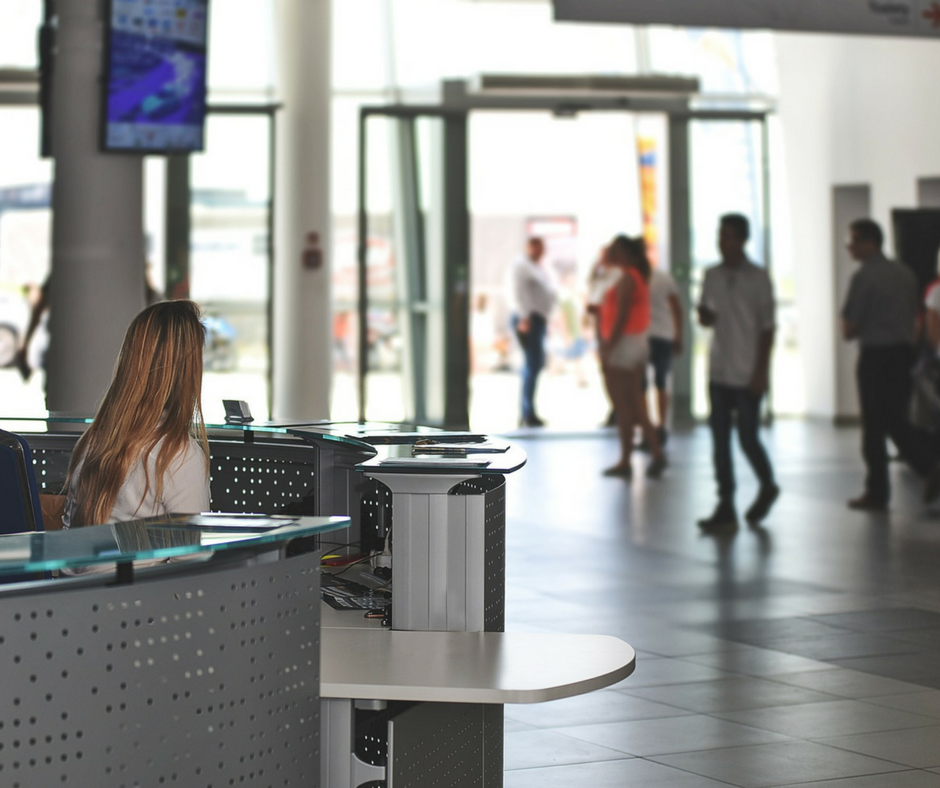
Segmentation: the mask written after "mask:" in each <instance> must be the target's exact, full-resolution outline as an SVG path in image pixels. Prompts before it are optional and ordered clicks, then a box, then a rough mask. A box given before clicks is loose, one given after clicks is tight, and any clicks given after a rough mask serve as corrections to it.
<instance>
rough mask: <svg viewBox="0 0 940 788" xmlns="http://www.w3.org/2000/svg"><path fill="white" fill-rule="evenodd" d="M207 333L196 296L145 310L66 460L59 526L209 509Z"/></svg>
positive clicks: (135, 322)
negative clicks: (205, 416)
mask: <svg viewBox="0 0 940 788" xmlns="http://www.w3.org/2000/svg"><path fill="white" fill-rule="evenodd" d="M204 343H205V331H204V329H203V326H202V323H201V322H200V314H199V307H198V306H196V304H194V303H193V302H192V301H162V302H160V303H157V304H154V305H153V306H150V307H147V308H146V309H145V310H144V311H143V312H141V313H140V314H139V315H138V316H137V317H136V318H134V320H133V322H132V323H131V325H130V327H129V328H128V329H127V335H126V336H125V337H124V345H123V346H122V347H121V353H120V355H119V356H118V361H117V365H116V367H115V370H114V377H113V380H112V381H111V386H110V387H109V388H108V391H107V393H106V394H105V396H104V400H103V401H102V403H101V406H100V407H99V408H98V413H97V414H96V416H95V420H94V422H93V423H92V425H91V426H90V427H89V428H88V431H87V432H85V434H84V435H82V437H81V438H80V439H79V440H78V443H77V444H76V445H75V450H74V451H73V452H72V458H71V461H70V462H69V473H68V478H67V480H66V502H65V511H64V512H63V517H62V522H63V527H65V528H70V527H71V528H77V527H80V526H84V525H95V524H100V523H113V522H123V521H126V520H136V519H140V518H144V517H154V516H157V515H164V514H170V513H174V512H180V513H185V512H202V511H206V510H207V509H208V508H209V444H208V441H207V439H206V428H205V425H204V424H203V420H202V404H201V389H202V351H203V345H204Z"/></svg>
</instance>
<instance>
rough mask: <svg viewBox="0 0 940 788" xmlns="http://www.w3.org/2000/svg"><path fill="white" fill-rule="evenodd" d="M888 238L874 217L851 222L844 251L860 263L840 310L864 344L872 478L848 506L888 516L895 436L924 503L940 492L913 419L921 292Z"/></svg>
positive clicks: (848, 334) (845, 325)
mask: <svg viewBox="0 0 940 788" xmlns="http://www.w3.org/2000/svg"><path fill="white" fill-rule="evenodd" d="M883 245H884V233H882V231H881V227H879V226H878V224H877V223H876V222H873V221H872V220H871V219H857V220H856V221H854V222H852V224H851V225H849V241H848V244H847V248H848V250H849V254H850V255H852V258H853V259H854V260H856V261H857V262H859V263H860V264H861V266H860V268H859V269H858V271H856V272H855V274H854V276H853V277H852V281H851V283H850V284H849V292H848V295H847V296H846V299H845V304H844V305H843V307H842V336H843V338H844V339H845V340H846V341H851V340H853V339H857V340H858V343H859V346H860V347H859V354H858V367H857V369H856V375H857V382H858V398H859V403H860V405H861V409H862V456H863V458H864V459H865V465H866V467H867V470H868V473H867V475H866V477H865V492H864V493H862V495H860V496H859V497H858V498H853V499H852V500H850V501H849V502H848V505H849V508H850V509H858V510H861V511H869V512H883V511H885V510H887V508H888V501H889V500H890V498H891V487H890V482H889V480H888V452H887V448H886V446H885V439H886V438H888V437H890V438H891V440H892V441H893V442H894V445H895V446H897V448H898V451H899V452H900V453H901V456H902V457H903V458H904V460H906V461H907V463H908V464H909V465H910V466H911V467H912V468H913V469H914V471H915V472H916V473H917V474H918V475H920V476H921V477H922V478H924V479H925V485H924V502H925V503H927V502H930V501H932V500H933V499H934V498H936V497H937V496H938V495H940V469H938V466H937V462H936V456H935V454H934V452H933V449H932V447H931V442H930V438H929V436H928V435H927V433H925V432H923V431H922V430H919V429H917V428H916V427H914V426H913V425H912V424H911V423H910V421H909V420H908V408H909V407H910V402H911V385H912V384H911V368H912V367H913V366H914V362H915V361H916V355H917V351H916V350H915V347H914V342H915V334H916V326H917V309H918V305H919V300H920V299H919V295H918V286H917V279H916V277H915V276H914V273H913V271H911V270H910V269H909V268H908V267H907V266H905V265H902V264H900V263H896V262H893V261H891V260H889V259H888V258H887V257H885V255H884V252H883V251H882V247H883Z"/></svg>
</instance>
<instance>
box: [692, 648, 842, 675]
mask: <svg viewBox="0 0 940 788" xmlns="http://www.w3.org/2000/svg"><path fill="white" fill-rule="evenodd" d="M686 659H688V661H689V662H696V663H698V664H699V665H708V667H710V668H715V669H716V670H725V671H729V672H731V673H742V674H744V675H746V676H782V675H785V674H787V673H806V672H807V671H811V670H830V669H831V668H832V665H829V664H827V663H825V662H819V661H816V660H813V659H807V658H806V657H801V656H797V655H795V654H785V653H783V652H782V651H771V650H770V649H763V648H754V647H753V646H748V647H745V648H743V649H739V650H735V651H722V652H718V653H714V654H697V655H693V656H690V657H687V658H686Z"/></svg>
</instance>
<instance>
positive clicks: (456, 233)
mask: <svg viewBox="0 0 940 788" xmlns="http://www.w3.org/2000/svg"><path fill="white" fill-rule="evenodd" d="M466 129H467V116H466V113H462V112H451V111H447V110H437V109H430V108H420V107H381V108H368V107H367V108H363V110H362V114H361V116H360V156H359V162H360V183H359V222H358V232H357V235H358V241H357V247H358V254H357V258H358V260H357V267H356V270H355V285H354V286H355V293H356V303H355V312H352V310H349V311H347V310H345V309H342V308H338V309H337V320H336V321H334V323H335V324H334V339H335V342H336V347H337V350H338V353H339V355H340V357H341V359H342V363H343V364H344V365H345V364H346V362H347V360H348V359H349V358H350V356H351V355H352V353H351V352H350V351H351V350H352V348H353V347H354V348H355V369H356V392H355V394H356V403H357V408H356V417H357V418H359V419H360V420H365V419H367V418H368V419H371V420H378V419H380V420H389V421H406V422H416V423H425V424H435V425H442V426H447V427H455V428H456V427H466V426H468V402H469V394H468V372H469V338H468V319H469V318H468V315H469V312H468V299H469V267H470V266H469V244H470V238H469V211H468V209H467V178H466V170H467V148H466V139H467V132H466ZM334 277H335V278H334V287H335V289H336V295H337V296H338V298H337V299H336V303H337V304H338V305H342V304H343V303H349V302H350V298H349V296H350V295H351V293H352V291H353V288H352V285H353V279H354V277H353V272H352V271H345V270H343V269H342V268H337V270H336V271H335V273H334ZM344 299H345V300H344ZM353 340H354V341H353ZM338 364H339V362H338ZM347 409H348V408H347ZM349 415H350V414H346V413H343V414H340V413H337V412H335V410H334V414H333V416H334V418H337V417H339V418H343V417H348V416H349Z"/></svg>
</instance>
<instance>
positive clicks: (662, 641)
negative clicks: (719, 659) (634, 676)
mask: <svg viewBox="0 0 940 788" xmlns="http://www.w3.org/2000/svg"><path fill="white" fill-rule="evenodd" d="M629 640H630V645H632V646H633V647H634V648H638V649H643V651H648V652H650V653H651V654H656V655H658V656H661V657H686V656H689V655H692V654H710V653H712V652H717V651H727V650H728V649H735V648H736V647H737V644H735V643H730V642H728V641H726V640H722V639H721V638H716V637H713V636H711V635H705V634H702V633H701V632H687V631H680V630H671V631H668V630H667V631H663V630H662V628H660V631H659V632H655V633H648V634H640V635H637V636H636V637H630V638H629Z"/></svg>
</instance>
